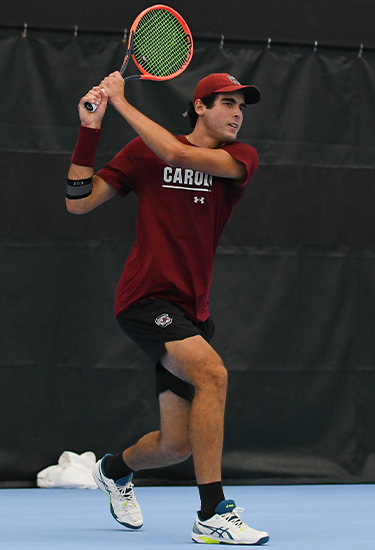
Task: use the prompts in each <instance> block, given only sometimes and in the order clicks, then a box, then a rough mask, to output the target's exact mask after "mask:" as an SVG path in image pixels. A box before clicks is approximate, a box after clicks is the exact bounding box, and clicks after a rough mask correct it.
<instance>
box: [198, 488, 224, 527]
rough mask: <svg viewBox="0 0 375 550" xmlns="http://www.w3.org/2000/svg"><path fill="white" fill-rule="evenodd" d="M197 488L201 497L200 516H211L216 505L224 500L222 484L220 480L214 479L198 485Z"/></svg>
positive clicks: (203, 517) (205, 517)
mask: <svg viewBox="0 0 375 550" xmlns="http://www.w3.org/2000/svg"><path fill="white" fill-rule="evenodd" d="M198 489H199V495H200V497H201V512H200V515H201V518H202V519H208V518H211V517H212V516H213V515H214V514H215V510H216V507H217V505H218V504H219V503H220V502H221V501H222V500H225V496H224V492H223V485H222V483H221V481H216V482H214V483H204V484H203V485H198Z"/></svg>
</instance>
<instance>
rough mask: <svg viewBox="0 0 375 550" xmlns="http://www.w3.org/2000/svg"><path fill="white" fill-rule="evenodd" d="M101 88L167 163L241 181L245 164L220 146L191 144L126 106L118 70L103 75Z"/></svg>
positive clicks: (244, 174)
mask: <svg viewBox="0 0 375 550" xmlns="http://www.w3.org/2000/svg"><path fill="white" fill-rule="evenodd" d="M100 86H101V88H103V89H104V90H105V92H106V95H107V97H108V100H109V102H110V103H111V104H112V105H113V106H114V107H115V108H116V110H117V111H118V112H119V113H120V114H121V115H122V116H123V117H124V118H125V120H126V121H127V122H128V123H129V124H130V125H131V126H132V127H133V129H134V130H135V131H136V132H137V134H138V135H139V136H140V137H141V138H142V140H143V141H144V142H145V143H146V145H147V146H148V147H149V148H150V149H151V150H152V151H153V152H154V153H155V154H156V155H158V157H160V158H161V159H163V160H164V161H165V162H166V163H167V164H169V165H170V166H178V167H180V168H191V169H193V170H199V171H200V172H206V173H208V174H212V175H213V176H219V177H223V178H231V179H234V180H238V181H245V179H246V167H245V165H244V164H243V163H242V162H240V161H238V160H237V159H235V158H234V157H232V155H230V154H229V153H228V152H227V151H225V150H223V149H209V148H205V147H191V146H189V145H185V144H183V143H181V142H180V141H179V140H178V139H177V138H175V137H174V136H173V135H172V134H171V133H170V132H168V130H166V129H165V128H163V127H162V126H160V125H159V124H157V123H156V122H154V121H152V120H150V119H149V118H148V117H146V116H145V115H143V114H142V113H140V112H139V111H138V110H137V109H135V107H133V106H132V105H130V104H129V103H128V102H127V101H126V99H125V97H124V81H123V79H122V77H121V75H120V73H119V72H116V73H112V74H111V75H109V76H108V77H106V78H105V79H104V80H103V81H102V83H101V85H100Z"/></svg>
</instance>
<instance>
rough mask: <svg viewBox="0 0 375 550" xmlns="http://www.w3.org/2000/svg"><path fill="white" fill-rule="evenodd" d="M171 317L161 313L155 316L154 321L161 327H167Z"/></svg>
mask: <svg viewBox="0 0 375 550" xmlns="http://www.w3.org/2000/svg"><path fill="white" fill-rule="evenodd" d="M172 321H173V319H171V317H169V315H168V313H162V314H161V315H159V317H156V319H155V323H156V324H157V325H158V326H159V327H162V328H165V327H167V326H168V325H170V324H171V323H172Z"/></svg>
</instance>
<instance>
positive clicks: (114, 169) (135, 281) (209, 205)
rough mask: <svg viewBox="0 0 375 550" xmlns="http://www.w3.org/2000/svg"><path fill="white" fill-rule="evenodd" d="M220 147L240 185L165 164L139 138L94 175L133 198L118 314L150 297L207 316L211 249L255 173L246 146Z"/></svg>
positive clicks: (189, 313)
mask: <svg viewBox="0 0 375 550" xmlns="http://www.w3.org/2000/svg"><path fill="white" fill-rule="evenodd" d="M178 139H179V140H180V141H181V142H182V143H184V144H186V145H190V144H189V142H188V141H187V140H186V138H185V136H178ZM223 148H224V149H225V150H226V151H228V153H230V154H231V155H232V156H233V157H234V158H236V159H237V160H239V161H240V162H242V163H243V164H244V165H245V166H246V170H247V178H246V181H245V182H244V183H243V184H241V185H239V184H236V183H235V182H234V181H233V180H231V179H228V178H218V177H215V176H211V175H209V174H204V173H202V172H199V171H197V170H189V169H182V168H173V167H171V166H168V165H167V164H166V163H165V162H164V161H163V160H161V159H160V158H159V157H158V156H157V155H155V153H153V152H152V151H151V150H150V149H149V148H148V147H147V146H146V145H145V143H144V142H143V141H142V140H141V139H140V138H139V137H138V138H136V139H135V140H133V141H131V142H130V143H129V144H128V145H126V147H124V149H122V151H120V152H119V153H118V154H117V155H116V156H115V157H114V159H113V160H112V161H111V162H110V163H109V164H107V165H106V166H105V167H104V168H103V169H102V170H100V171H99V172H98V175H99V176H100V177H101V178H102V179H103V180H104V181H106V182H107V183H108V184H109V185H111V186H112V187H113V188H114V189H115V190H116V191H117V193H119V194H120V195H121V196H125V195H127V194H128V193H130V192H131V191H134V193H135V194H136V195H137V197H138V219H137V238H136V242H135V244H134V246H133V248H132V250H131V251H130V254H129V256H128V258H127V261H126V263H125V267H124V270H123V272H122V275H121V277H120V280H119V283H118V285H117V290H116V297H115V315H116V316H117V315H118V314H119V313H121V312H122V311H124V310H126V309H128V308H129V307H131V306H133V305H135V304H136V303H137V302H139V301H140V300H144V299H149V298H162V299H164V300H170V301H173V302H175V303H176V304H177V305H178V306H179V307H180V308H181V309H182V310H183V311H184V312H185V314H186V315H187V316H188V317H189V318H190V319H192V320H194V321H205V320H206V319H207V317H208V316H209V311H208V303H209V298H208V295H209V289H210V284H211V277H212V268H213V262H214V256H215V251H216V247H217V244H218V242H219V238H220V236H221V233H222V231H223V229H224V226H225V224H226V223H227V222H228V220H229V218H230V217H231V215H232V212H233V210H234V208H235V206H236V205H237V203H238V202H239V200H240V199H241V197H242V195H243V194H244V192H245V189H246V187H247V185H248V184H249V182H250V180H251V178H252V176H253V174H254V172H255V170H256V169H257V167H258V154H257V152H256V150H255V149H254V148H253V147H251V146H250V145H246V144H244V143H239V142H234V143H230V144H228V145H225V146H224V147H223Z"/></svg>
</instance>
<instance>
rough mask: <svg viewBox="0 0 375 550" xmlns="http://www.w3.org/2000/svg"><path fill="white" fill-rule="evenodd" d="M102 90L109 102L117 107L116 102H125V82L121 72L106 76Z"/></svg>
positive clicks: (101, 86) (101, 85) (102, 83)
mask: <svg viewBox="0 0 375 550" xmlns="http://www.w3.org/2000/svg"><path fill="white" fill-rule="evenodd" d="M100 88H101V89H102V90H103V91H104V92H105V94H106V96H107V97H108V102H109V103H111V104H112V105H113V106H116V102H118V101H123V100H124V92H125V82H124V79H123V78H122V76H121V74H120V72H119V71H116V72H114V73H111V74H110V75H108V76H106V77H105V79H104V80H102V81H101V83H100Z"/></svg>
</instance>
